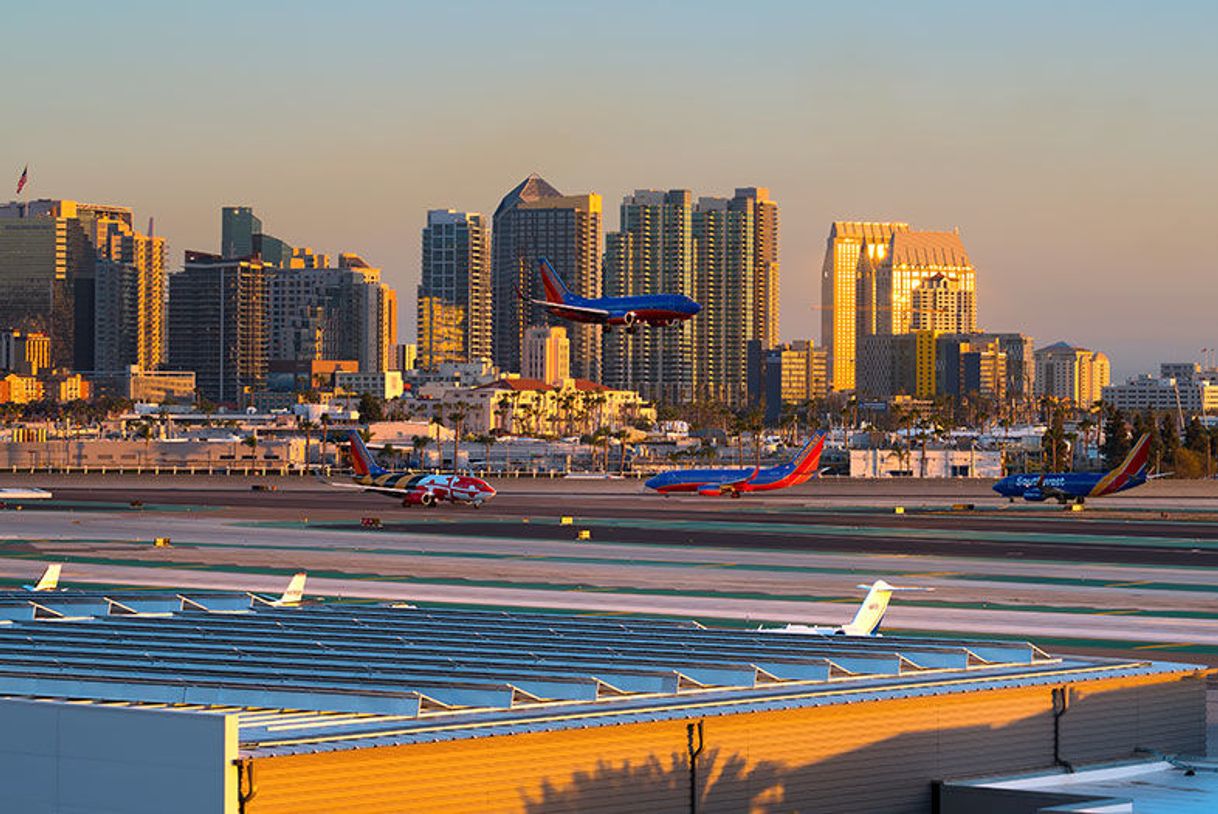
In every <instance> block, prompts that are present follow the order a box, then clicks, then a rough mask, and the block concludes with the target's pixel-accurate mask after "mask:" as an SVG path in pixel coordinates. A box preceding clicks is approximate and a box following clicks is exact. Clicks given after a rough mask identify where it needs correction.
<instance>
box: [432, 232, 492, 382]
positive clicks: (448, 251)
mask: <svg viewBox="0 0 1218 814" xmlns="http://www.w3.org/2000/svg"><path fill="white" fill-rule="evenodd" d="M416 308H417V312H418V313H417V317H418V318H417V320H416V326H417V331H418V348H419V357H418V359H419V366H420V367H422V368H425V369H429V370H430V369H434V368H435V367H436V366H437V365H440V364H443V363H445V362H454V363H465V362H471V361H476V360H479V359H487V360H489V359H490V358H491V254H490V234H489V232H488V230H487V228H486V218H484V217H483V216H482V215H481V214H479V213H477V212H458V211H456V210H453V209H433V210H431V211H430V212H428V213H427V226H426V227H425V228H424V229H423V265H422V274H421V275H420V282H419V290H418V299H417V303H416Z"/></svg>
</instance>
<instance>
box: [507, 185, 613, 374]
mask: <svg viewBox="0 0 1218 814" xmlns="http://www.w3.org/2000/svg"><path fill="white" fill-rule="evenodd" d="M493 222H494V228H493V231H494V240H493V242H492V247H491V257H492V262H491V281H492V285H491V287H492V292H493V295H492V312H493V323H494V334H493V336H492V342H491V346H492V351H493V355H494V361H495V365H496V366H497V367H499V368H500V369H501V370H507V371H518V370H520V366H521V353H522V346H523V343H524V332H525V329H526V328H528V327H529V326H531V325H549V324H557V322H558V321H557V320H556V319H555V318H552V317H550V316H549V315H547V314H545V313H544V312H542V311H541V310H540V309H539V308H537V306H534V305H531V304H529V303H528V302H525V301H523V300H521V298H520V295H521V294H523V296H524V298H525V300H528V299H544V290H543V288H542V285H541V281H540V279H539V275H538V272H537V260H538V258H539V257H546V258H548V259H549V260H550V263H551V264H552V265H553V266H554V270H555V271H556V272H557V273H558V275H559V277H561V278H562V279H563V282H564V283H566V285H567V287H568V288H570V289H571V291H573V292H574V293H576V294H578V295H580V296H583V297H599V296H600V295H601V196H600V195H596V194H587V195H563V194H562V193H560V192H559V191H558V190H557V189H555V188H554V187H552V186H551V185H550V184H548V183H547V182H546V181H545V180H544V179H542V178H541V177H540V176H538V175H530V176H529V177H528V178H526V179H525V180H524V181H522V182H521V183H520V184H519V185H517V186H516V188H515V189H513V190H512V191H511V192H509V193H508V194H507V195H505V196H504V198H503V200H502V201H500V203H499V206H498V207H497V208H496V209H495V214H494V217H493ZM567 327H568V330H569V331H570V334H571V372H572V374H573V375H574V376H576V377H579V378H585V379H592V380H594V381H599V380H600V379H601V338H600V337H601V334H600V332H601V329H600V327H599V326H596V325H579V324H573V325H568V326H567Z"/></svg>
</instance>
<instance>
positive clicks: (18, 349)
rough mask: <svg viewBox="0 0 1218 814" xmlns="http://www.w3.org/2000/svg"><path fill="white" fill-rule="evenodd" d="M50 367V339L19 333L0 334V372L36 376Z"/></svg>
mask: <svg viewBox="0 0 1218 814" xmlns="http://www.w3.org/2000/svg"><path fill="white" fill-rule="evenodd" d="M50 367H51V338H50V337H49V336H47V335H46V334H40V333H23V332H21V331H3V332H0V371H3V372H5V373H16V374H17V375H19V376H37V375H38V374H39V373H41V372H42V371H44V370H48V369H49V368H50Z"/></svg>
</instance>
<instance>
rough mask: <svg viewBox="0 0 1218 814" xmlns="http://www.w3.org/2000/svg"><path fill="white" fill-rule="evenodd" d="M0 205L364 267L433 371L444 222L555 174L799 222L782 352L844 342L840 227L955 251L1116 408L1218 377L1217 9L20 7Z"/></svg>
mask: <svg viewBox="0 0 1218 814" xmlns="http://www.w3.org/2000/svg"><path fill="white" fill-rule="evenodd" d="M4 18H5V21H6V25H5V29H6V31H7V32H8V36H6V37H5V45H4V48H3V49H0V71H3V75H4V76H5V77H6V81H5V83H4V90H3V93H2V94H0V123H2V126H0V180H2V179H3V173H4V171H5V169H4V168H5V167H6V166H7V167H8V168H9V169H8V171H9V172H10V173H11V176H12V183H13V185H14V186H15V184H16V179H17V176H18V175H19V174H20V172H21V169H22V167H23V166H25V165H26V164H28V165H29V167H30V185H29V187H28V189H27V193H28V195H29V196H31V197H34V198H37V197H59V198H73V199H77V200H82V201H90V202H99V203H113V204H122V205H127V206H131V207H133V208H134V209H135V212H136V218H137V223H139V224H141V225H142V224H144V223H145V222H146V219H147V218H148V217H149V216H155V218H156V231H157V233H158V234H161V235H164V236H165V237H166V238H167V239H168V241H169V244H170V251H171V260H172V265H173V266H174V267H177V266H179V265H180V263H181V258H182V252H183V251H184V250H186V249H201V250H216V249H217V248H218V245H219V231H220V214H219V210H220V207H221V206H223V205H230V204H246V205H252V206H254V207H255V210H256V211H257V213H258V215H259V216H260V217H261V218H262V221H263V224H264V228H265V229H266V231H267V232H269V233H271V234H274V235H275V236H277V237H279V238H281V239H284V240H286V241H288V242H290V243H292V244H294V245H308V246H312V247H314V248H315V249H317V250H320V251H325V252H330V253H332V254H337V253H338V252H339V251H354V252H357V253H359V254H361V255H363V256H364V257H365V259H367V260H368V261H369V262H370V263H371V264H372V265H376V266H380V267H381V268H383V269H384V274H385V279H386V281H387V282H389V283H390V284H392V285H394V286H395V287H396V288H397V289H398V291H399V300H400V306H401V311H402V318H401V326H400V327H401V332H402V341H413V329H414V315H413V302H414V289H415V286H416V285H417V283H418V275H419V233H420V230H421V229H422V227H423V225H424V223H425V220H426V211H427V210H428V209H433V208H456V209H462V210H468V211H480V212H484V213H487V214H488V215H489V213H490V212H492V211H493V210H494V208H495V206H496V205H497V203H498V201H499V199H500V198H501V197H502V196H503V195H504V194H505V193H506V192H507V191H508V190H509V189H511V188H512V187H513V186H515V185H516V184H517V183H518V182H519V181H520V180H521V179H523V178H524V177H525V176H527V175H528V174H529V173H531V172H537V173H539V174H541V175H542V176H543V177H544V178H546V179H547V180H548V181H549V182H550V183H552V184H553V185H554V186H556V187H557V188H558V189H559V190H561V191H562V192H564V193H568V194H576V193H584V192H597V193H600V194H601V195H602V196H604V201H605V211H606V216H605V227H606V230H607V231H608V230H613V229H615V228H616V226H617V221H618V214H617V213H618V206H619V204H620V202H621V199H622V197H623V196H624V195H626V194H628V193H630V192H631V191H633V190H635V189H669V188H683V189H691V190H693V191H694V194H695V195H727V196H730V195H731V193H732V191H733V190H734V188H736V187H740V186H764V187H768V188H769V189H770V191H771V195H772V196H773V198H774V199H775V200H777V201H778V203H779V205H780V207H781V219H782V226H781V247H780V252H781V253H780V260H781V292H782V297H781V300H782V311H781V334H782V336H783V338H784V339H797V338H813V339H816V340H818V341H819V339H820V337H819V328H820V319H819V308H820V270H821V263H822V261H823V257H824V249H825V238H826V236H827V234H828V230H829V225H830V223H831V222H832V221H833V220H841V219H862V220H902V221H907V222H909V223H910V224H911V225H912V226H913V227H914V228H918V229H934V230H938V229H951V228H957V227H958V228H959V229H960V233H961V237H962V239H963V241H964V244H965V246H966V248H967V250H968V252H969V255H970V257H971V259H972V260H973V263H974V264H975V266H976V267H977V285H978V314H979V325H980V326H981V327H982V328H984V329H986V330H995V331H1023V332H1025V333H1028V334H1031V335H1032V336H1034V337H1035V338H1036V340H1037V344H1038V345H1041V344H1050V343H1052V342H1055V341H1058V340H1067V341H1069V342H1072V343H1075V344H1079V345H1083V346H1086V347H1092V348H1095V349H1098V350H1103V351H1105V352H1106V353H1108V355H1109V356H1110V357H1111V359H1112V362H1113V374H1114V378H1124V377H1126V376H1130V375H1134V374H1136V373H1139V372H1142V371H1152V370H1155V369H1157V363H1158V362H1159V361H1160V360H1190V359H1192V360H1196V359H1198V358H1199V354H1200V349H1201V348H1203V347H1209V348H1213V347H1218V320H1215V304H1216V303H1218V262H1216V261H1215V259H1214V258H1215V253H1214V252H1213V251H1211V250H1210V248H1211V247H1210V246H1209V245H1208V242H1209V240H1210V239H1212V236H1213V235H1214V232H1215V226H1216V224H1218V193H1216V191H1218V153H1216V151H1215V147H1216V146H1218V92H1216V91H1215V79H1216V78H1218V49H1215V48H1214V47H1213V43H1214V42H1215V41H1216V38H1218V3H1213V2H1184V0H1178V2H1162V3H1155V4H1150V3H1132V2H1120V1H1119V0H1118V1H1116V2H1067V1H1065V0H1057V2H1037V1H1036V0H1030V1H1029V2H1021V3H1004V4H998V3H977V2H958V3H952V2H921V3H908V2H871V3H867V4H850V3H828V2H790V3H781V2H763V1H762V0H754V2H749V3H741V2H738V1H737V2H730V3H725V2H712V1H710V0H705V1H704V2H662V0H651V1H650V2H631V1H627V0H619V1H618V2H605V3H595V4H594V3H581V2H570V0H566V2H548V1H547V2H520V1H519V0H518V2H512V3H506V2H474V1H472V0H471V1H470V2H451V3H436V2H428V3H404V2H360V0H349V1H348V2H345V3H341V4H336V3H324V4H321V3H312V2H248V0H247V1H246V2H240V3H235V2H224V1H221V2H210V1H209V2H207V3H189V4H188V3H160V2H158V3H151V2H123V3H108V4H97V3H82V2H74V1H73V0H69V1H68V2H59V3H54V4H43V3H23V4H17V5H13V6H10V7H7V8H6V9H5V12H4Z"/></svg>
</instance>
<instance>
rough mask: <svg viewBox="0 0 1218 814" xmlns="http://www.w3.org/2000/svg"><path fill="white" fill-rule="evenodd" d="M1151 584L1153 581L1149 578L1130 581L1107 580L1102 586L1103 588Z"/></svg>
mask: <svg viewBox="0 0 1218 814" xmlns="http://www.w3.org/2000/svg"><path fill="white" fill-rule="evenodd" d="M1153 584H1154V583H1153V582H1152V581H1151V580H1149V579H1137V580H1133V581H1131V582H1109V583H1108V584H1107V585H1105V586H1104V587H1105V588H1132V587H1134V586H1135V585H1153Z"/></svg>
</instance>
